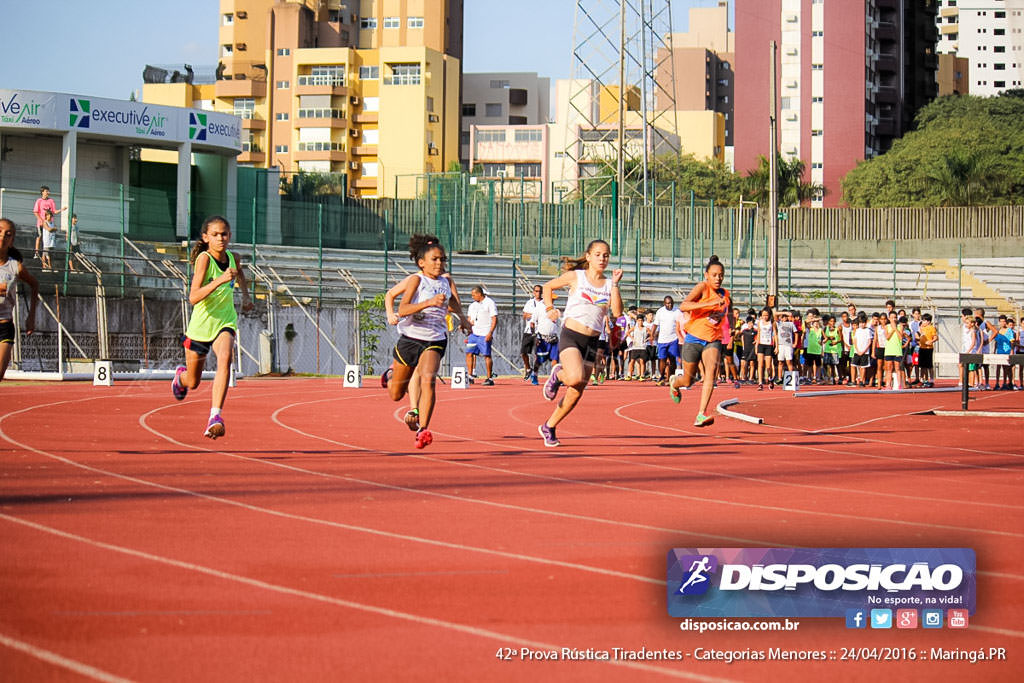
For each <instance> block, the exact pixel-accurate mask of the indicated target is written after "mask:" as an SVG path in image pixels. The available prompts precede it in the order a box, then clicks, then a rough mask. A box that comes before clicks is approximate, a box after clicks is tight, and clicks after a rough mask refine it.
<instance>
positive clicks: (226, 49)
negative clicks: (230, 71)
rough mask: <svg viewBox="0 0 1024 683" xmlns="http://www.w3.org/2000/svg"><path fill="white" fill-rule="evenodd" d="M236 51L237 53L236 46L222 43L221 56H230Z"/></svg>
mask: <svg viewBox="0 0 1024 683" xmlns="http://www.w3.org/2000/svg"><path fill="white" fill-rule="evenodd" d="M234 53H235V48H234V47H233V46H231V45H221V46H220V56H221V57H230V56H231V55H233V54H234Z"/></svg>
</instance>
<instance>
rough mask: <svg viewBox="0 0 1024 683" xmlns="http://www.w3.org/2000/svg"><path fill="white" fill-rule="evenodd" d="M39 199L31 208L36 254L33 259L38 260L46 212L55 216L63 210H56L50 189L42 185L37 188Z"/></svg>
mask: <svg viewBox="0 0 1024 683" xmlns="http://www.w3.org/2000/svg"><path fill="white" fill-rule="evenodd" d="M39 195H40V196H39V199H37V200H36V203H35V206H33V207H32V213H34V214H35V215H36V253H35V256H33V258H39V246H40V243H41V242H42V241H43V230H44V227H43V226H45V225H46V212H47V211H49V212H50V213H51V214H53V215H54V216H56V215H57V214H58V213H60V212H61V211H63V209H58V208H57V203H56V202H54V201H53V198H52V197H50V188H48V187H47V186H46V185H43V186H42V187H40V188H39Z"/></svg>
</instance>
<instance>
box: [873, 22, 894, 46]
mask: <svg viewBox="0 0 1024 683" xmlns="http://www.w3.org/2000/svg"><path fill="white" fill-rule="evenodd" d="M896 37H897V36H896V24H894V23H893V22H891V21H882V22H879V24H878V28H876V29H875V38H877V39H878V41H879V42H881V43H886V42H889V43H893V42H896Z"/></svg>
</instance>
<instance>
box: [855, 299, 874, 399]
mask: <svg viewBox="0 0 1024 683" xmlns="http://www.w3.org/2000/svg"><path fill="white" fill-rule="evenodd" d="M874 339H875V331H874V330H873V329H872V328H870V327H868V316H867V314H865V313H859V314H858V315H857V329H856V330H854V332H853V357H852V358H851V359H850V365H851V367H852V368H853V371H854V372H855V373H856V376H855V377H854V379H855V380H856V382H857V386H859V387H863V386H866V382H867V373H868V369H869V368H870V367H871V362H872V361H873V360H874V359H873V358H872V353H871V349H872V348H873V347H874Z"/></svg>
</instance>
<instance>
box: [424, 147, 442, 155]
mask: <svg viewBox="0 0 1024 683" xmlns="http://www.w3.org/2000/svg"><path fill="white" fill-rule="evenodd" d="M440 153H441V151H440V150H439V149H438V148H437V147H430V148H428V149H427V154H429V155H430V156H432V157H436V156H437V155H438V154H440Z"/></svg>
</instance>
